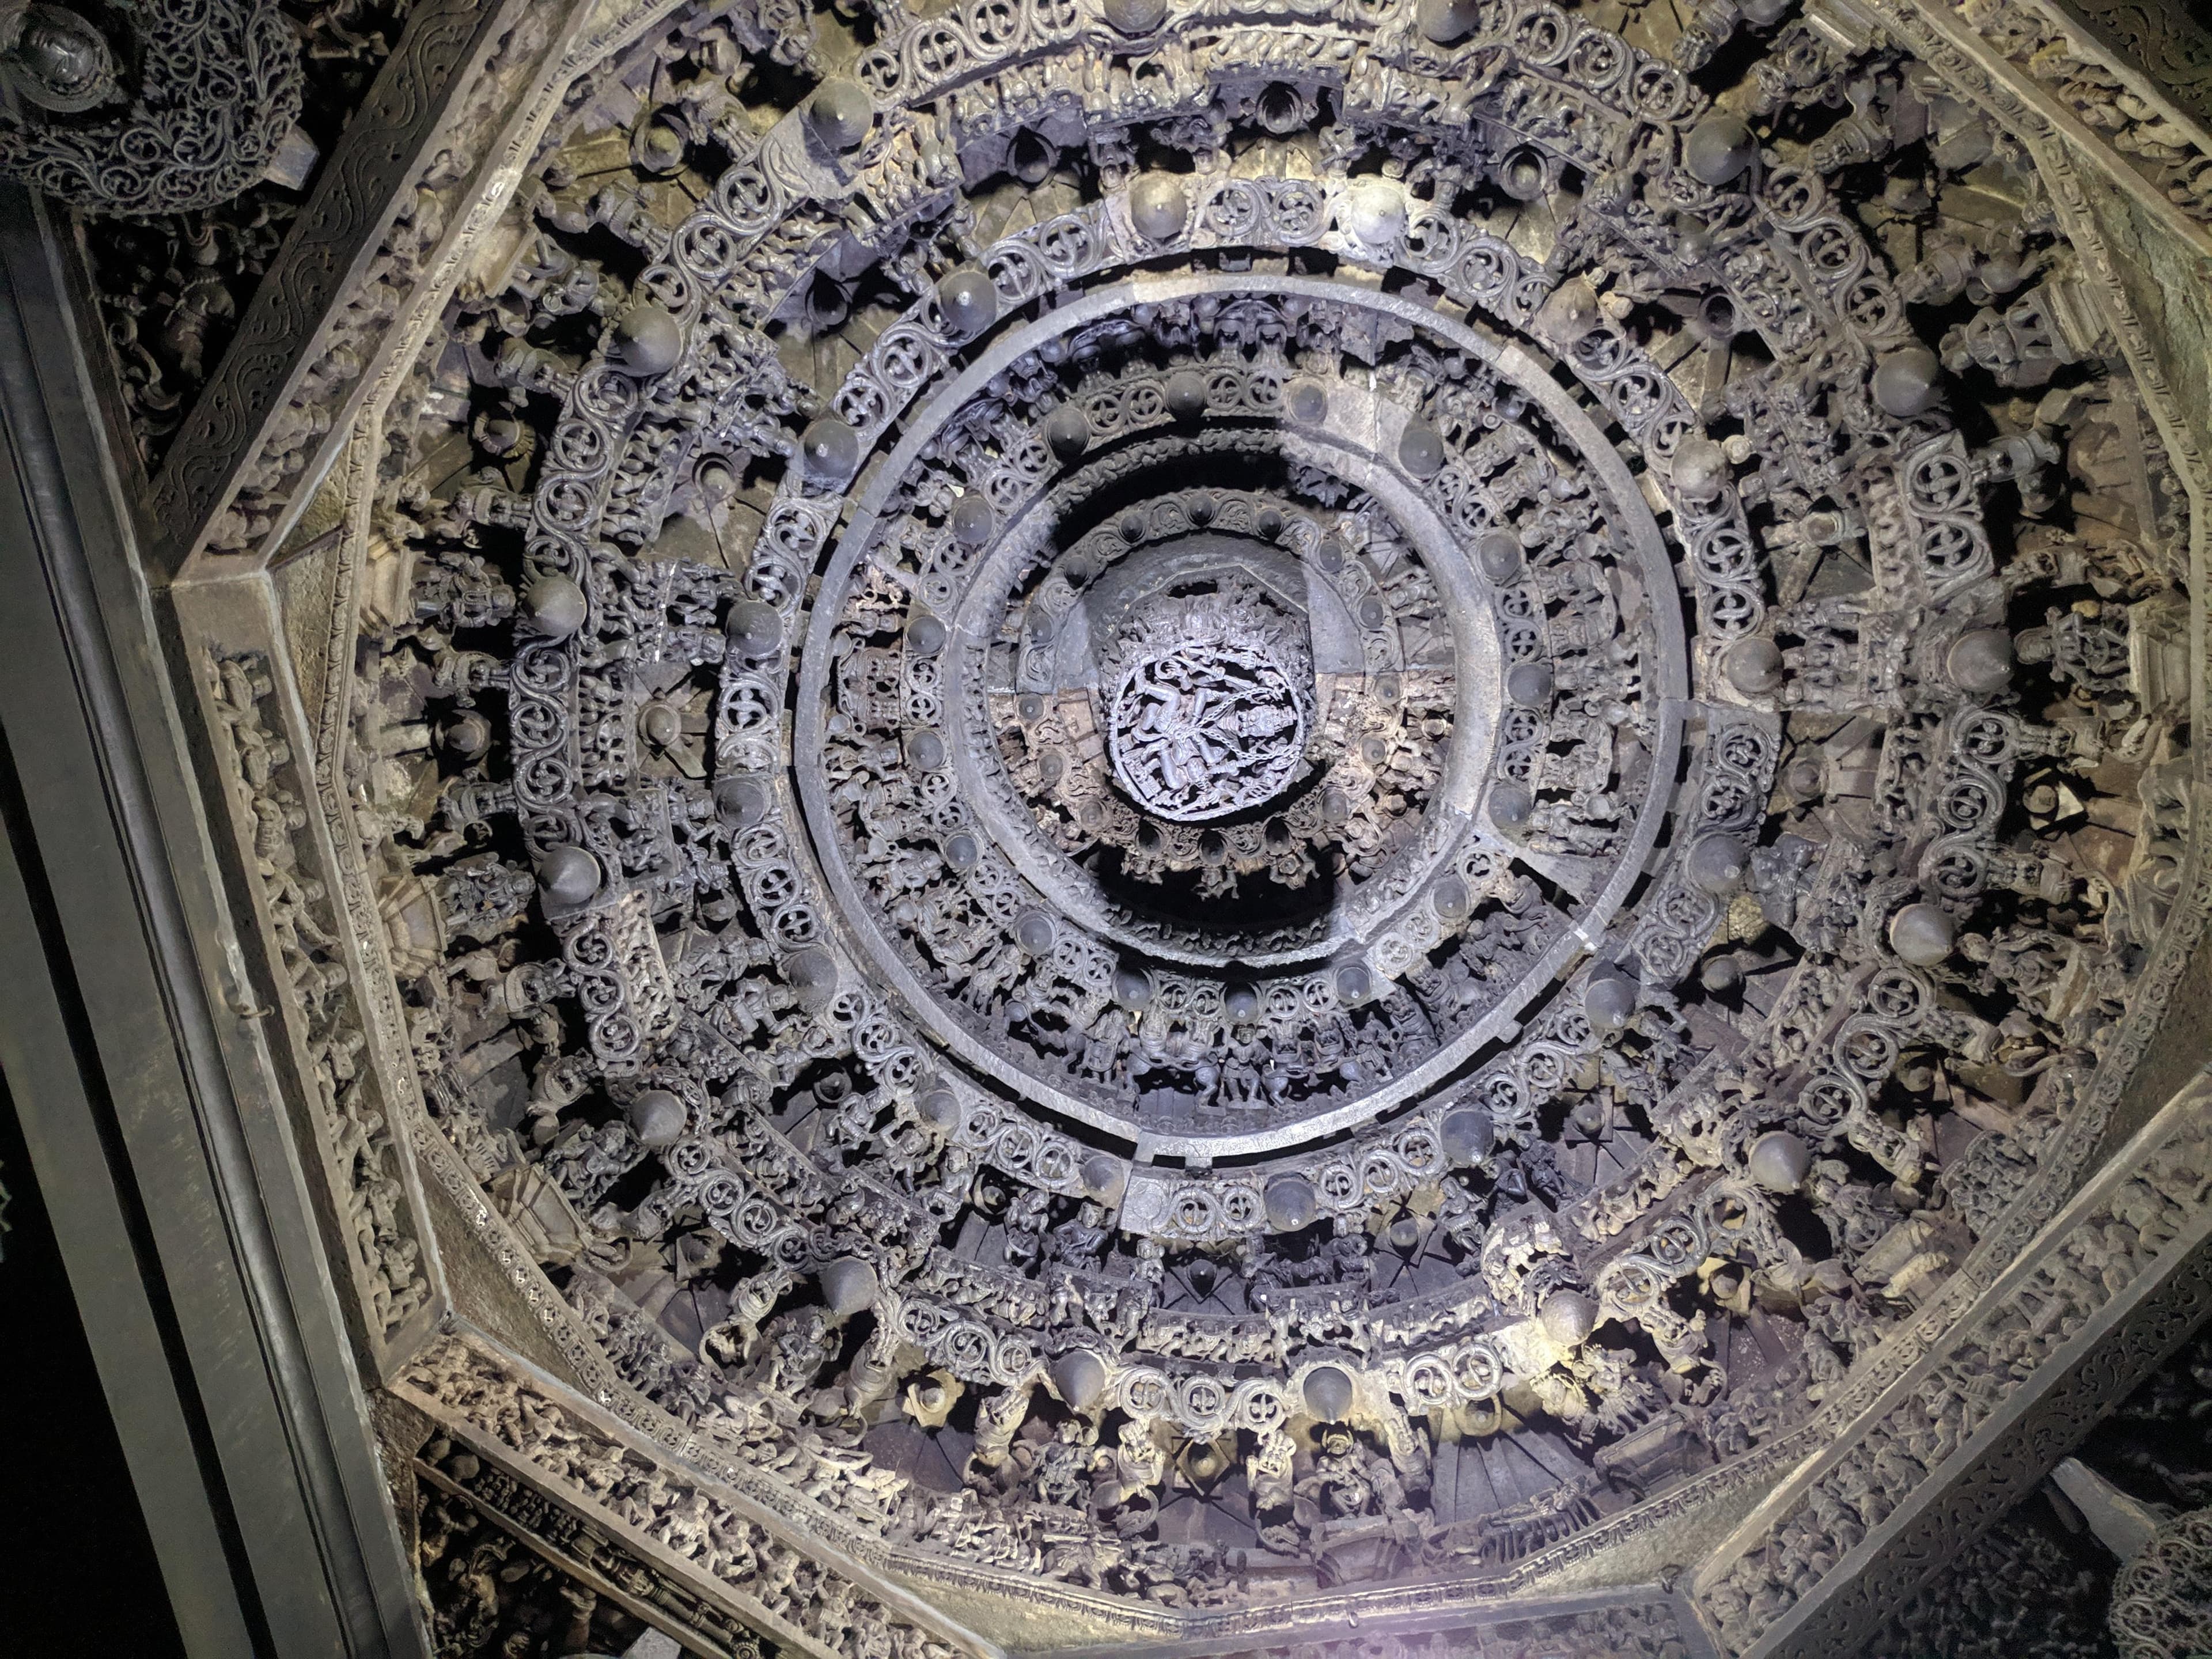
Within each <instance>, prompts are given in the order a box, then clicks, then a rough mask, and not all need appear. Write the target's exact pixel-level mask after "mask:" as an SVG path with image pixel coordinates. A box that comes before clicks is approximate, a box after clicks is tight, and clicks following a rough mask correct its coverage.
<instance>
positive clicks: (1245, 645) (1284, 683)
mask: <svg viewBox="0 0 2212 1659" xmlns="http://www.w3.org/2000/svg"><path fill="white" fill-rule="evenodd" d="M1240 632H1241V633H1243V635H1245V637H1242V638H1240V637H1239V634H1240ZM1273 644H1274V642H1273V641H1269V640H1267V638H1266V637H1265V636H1264V635H1262V634H1261V631H1260V630H1258V629H1243V630H1238V629H1234V628H1220V629H1216V628H1206V629H1203V631H1200V632H1199V633H1197V634H1196V635H1195V636H1194V637H1188V638H1182V639H1179V640H1175V641H1172V642H1171V643H1169V644H1168V645H1167V646H1166V647H1165V648H1164V649H1157V650H1152V651H1146V652H1143V653H1141V654H1137V655H1136V657H1135V660H1134V661H1133V662H1132V663H1131V664H1130V665H1129V666H1128V667H1127V669H1126V670H1125V671H1123V672H1122V674H1121V679H1120V682H1119V684H1116V685H1115V688H1114V692H1113V701H1112V703H1111V705H1110V706H1109V709H1108V711H1107V736H1108V741H1109V745H1110V747H1111V750H1112V753H1113V757H1114V776H1115V780H1116V781H1118V782H1119V783H1120V784H1121V787H1122V788H1123V789H1125V790H1127V792H1128V793H1129V796H1130V799H1133V800H1134V801H1135V802H1136V803H1137V804H1138V805H1140V806H1142V807H1143V808H1144V809H1145V810H1146V811H1148V812H1152V813H1155V814H1157V815H1158V816H1159V817H1164V818H1170V819H1172V820H1174V821H1176V822H1177V823H1205V822H1206V821H1208V820H1210V819H1213V818H1221V817H1230V816H1231V815H1232V814H1234V813H1237V812H1242V811H1248V810H1249V809H1250V808H1252V807H1255V806H1259V805H1264V804H1265V803H1267V802H1268V801H1271V800H1273V799H1275V797H1276V796H1278V795H1279V794H1281V793H1283V791H1284V790H1285V789H1286V788H1287V787H1290V785H1291V783H1293V782H1294V781H1296V780H1297V777H1298V775H1299V773H1300V772H1301V770H1302V769H1304V763H1305V744H1306V730H1307V725H1308V721H1309V717H1310V705H1311V701H1312V699H1311V693H1310V690H1308V689H1307V687H1306V686H1302V685H1301V684H1300V683H1299V682H1300V679H1301V678H1304V680H1305V681H1307V682H1308V683H1309V684H1310V681H1311V678H1312V675H1311V671H1310V670H1308V671H1306V672H1305V673H1304V675H1303V676H1301V675H1299V674H1298V673H1297V671H1296V669H1295V668H1293V667H1290V666H1286V665H1285V664H1284V663H1283V662H1282V661H1281V660H1280V659H1279V657H1278V655H1277V653H1276V650H1275V649H1273V648H1271V647H1273Z"/></svg>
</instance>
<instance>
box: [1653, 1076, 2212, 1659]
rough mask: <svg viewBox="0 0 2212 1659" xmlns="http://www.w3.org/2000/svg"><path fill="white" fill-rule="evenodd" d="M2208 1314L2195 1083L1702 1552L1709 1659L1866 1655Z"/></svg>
mask: <svg viewBox="0 0 2212 1659" xmlns="http://www.w3.org/2000/svg"><path fill="white" fill-rule="evenodd" d="M2208 1315H2212V1072H2208V1071H2199V1072H2197V1073H2195V1074H2193V1075H2192V1076H2191V1079H2190V1080H2189V1081H2188V1083H2187V1084H2186V1085H2184V1086H2183V1087H2182V1089H2181V1090H2180V1091H2179V1092H2178V1093H2176V1094H2175V1095H2174V1097H2172V1099H2171V1100H2169V1101H2168V1102H2167V1103H2166V1105H2165V1106H2164V1107H2163V1108H2162V1109H2160V1111H2159V1112H2158V1114H2157V1115H2156V1116H2154V1118H2153V1119H2152V1120H2151V1121H2150V1122H2149V1123H2148V1125H2147V1126H2145V1127H2144V1128H2143V1129H2142V1132H2141V1133H2138V1134H2137V1135H2136V1136H2135V1138H2134V1139H2132V1140H2131V1141H2130V1142H2129V1144H2128V1145H2127V1146H2126V1147H2125V1148H2124V1150H2123V1151H2122V1152H2121V1153H2120V1155H2119V1156H2118V1158H2114V1159H2113V1160H2112V1162H2111V1163H2110V1164H2107V1165H2106V1168H2105V1169H2104V1170H2102V1171H2101V1172H2100V1174H2099V1175H2098V1176H2096V1177H2095V1178H2094V1179H2093V1180H2092V1181H2091V1182H2089V1183H2088V1184H2087V1185H2086V1186H2085V1187H2084V1188H2082V1190H2081V1192H2079V1193H2078V1194H2075V1197H2074V1198H2073V1200H2071V1201H2070V1202H2069V1204H2068V1205H2067V1206H2066V1208H2065V1209H2064V1210H2063V1212H2061V1213H2060V1214H2059V1216H2058V1217H2057V1219H2056V1220H2054V1221H2053V1222H2052V1223H2051V1225H2049V1226H2048V1227H2046V1228H2045V1230H2044V1231H2043V1232H2042V1233H2041V1234H2040V1235H2039V1237H2037V1238H2036V1239H2035V1241H2034V1242H2033V1243H2032V1244H2031V1245H2030V1246H2029V1247H2028V1248H2027V1249H2025V1250H2023V1251H2022V1252H2021V1255H2020V1256H2019V1257H2018V1258H2017V1259H2016V1260H2015V1261H2014V1262H2013V1264H2012V1265H2011V1266H2010V1267H2008V1269H2007V1270H2006V1271H2005V1272H2004V1273H2002V1275H2001V1276H2000V1277H1999V1278H1998V1279H1996V1282H1995V1283H1994V1284H1992V1285H1990V1288H1989V1289H1988V1290H1987V1291H1985V1292H1984V1293H1983V1295H1982V1296H1981V1297H1979V1298H1978V1300H1977V1301H1976V1302H1975V1303H1974V1304H1973V1306H1972V1308H1971V1309H1970V1310H1968V1312H1967V1314H1966V1316H1965V1317H1964V1318H1963V1319H1961V1320H1960V1322H1958V1324H1957V1325H1956V1326H1954V1330H1953V1334H1952V1336H1951V1338H1950V1340H1948V1341H1947V1342H1946V1343H1945V1344H1944V1345H1943V1346H1942V1347H1940V1348H1938V1349H1937V1350H1936V1351H1935V1352H1931V1353H1929V1355H1927V1356H1926V1357H1924V1358H1923V1359H1922V1360H1921V1361H1920V1362H1919V1363H1918V1364H1915V1365H1914V1366H1913V1367H1912V1368H1911V1370H1908V1371H1906V1372H1905V1374H1904V1375H1903V1376H1901V1377H1899V1380H1898V1381H1897V1382H1896V1383H1894V1384H1893V1385H1892V1386H1891V1387H1890V1388H1889V1389H1887V1390H1886V1391H1885V1392H1884V1394H1883V1395H1882V1396H1881V1399H1880V1400H1879V1401H1877V1402H1876V1403H1875V1405H1874V1406H1873V1407H1871V1408H1870V1409H1869V1410H1868V1411H1867V1412H1866V1413H1863V1415H1862V1416H1861V1417H1860V1418H1859V1419H1857V1421H1856V1422H1855V1423H1853V1424H1852V1425H1850V1429H1849V1430H1848V1431H1846V1432H1845V1433H1844V1435H1842V1436H1841V1437H1838V1440H1837V1442H1836V1443H1835V1444H1834V1445H1832V1447H1831V1448H1830V1449H1828V1450H1826V1452H1824V1453H1823V1454H1822V1455H1820V1457H1819V1458H1817V1459H1815V1460H1814V1461H1813V1462H1810V1463H1808V1465H1806V1466H1805V1468H1802V1469H1801V1470H1800V1471H1799V1473H1798V1474H1796V1476H1795V1477H1793V1478H1792V1479H1791V1480H1790V1481H1789V1482H1788V1483H1787V1484H1786V1485H1784V1486H1783V1487H1782V1488H1781V1489H1780V1490H1779V1491H1778V1492H1776V1493H1775V1494H1774V1495H1773V1496H1772V1497H1771V1498H1769V1499H1768V1500H1767V1501H1766V1502H1765V1504H1762V1505H1761V1506H1760V1507H1759V1510H1757V1511H1755V1512H1754V1513H1753V1515H1752V1516H1751V1517H1750V1518H1749V1519H1748V1520H1747V1521H1746V1522H1744V1523H1743V1525H1742V1526H1741V1527H1740V1528H1738V1529H1737V1531H1736V1533H1735V1534H1734V1535H1733V1536H1732V1537H1731V1538H1730V1539H1729V1541H1728V1542H1727V1543H1726V1544H1724V1545H1723V1547H1722V1548H1721V1549H1720V1550H1719V1551H1717V1552H1716V1553H1715V1556H1714V1558H1713V1559H1712V1560H1711V1562H1710V1563H1709V1564H1708V1565H1706V1566H1705V1568H1704V1569H1703V1570H1702V1571H1700V1573H1699V1577H1698V1579H1697V1582H1696V1585H1695V1594H1696V1595H1697V1598H1698V1600H1699V1604H1700V1607H1701V1609H1702V1610H1703V1611H1704V1612H1705V1613H1706V1615H1707V1616H1708V1617H1709V1618H1710V1619H1711V1620H1712V1621H1713V1623H1714V1624H1715V1625H1716V1626H1717V1627H1718V1628H1719V1630H1720V1631H1721V1632H1722V1637H1723V1642H1722V1646H1723V1651H1725V1652H1728V1653H1731V1654H1736V1655H1741V1656H1747V1659H1780V1656H1785V1655H1786V1656H1788V1659H1826V1656H1835V1659H1847V1656H1852V1655H1857V1654H1859V1653H1862V1652H1863V1651H1865V1643H1866V1641H1867V1638H1869V1635H1870V1634H1871V1633H1872V1632H1874V1631H1875V1629H1876V1628H1877V1627H1878V1626H1880V1625H1881V1621H1882V1620H1883V1619H1884V1618H1886V1617H1887V1615H1888V1614H1889V1613H1891V1612H1892V1611H1893V1610H1894V1609H1895V1608H1897V1607H1900V1606H1902V1605H1903V1604H1904V1603H1905V1601H1907V1600H1908V1599H1909V1598H1910V1597H1911V1595H1912V1594H1913V1593H1914V1591H1916V1590H1917V1589H1919V1588H1920V1587H1921V1585H1923V1583H1926V1582H1927V1581H1928V1580H1929V1578H1931V1577H1934V1576H1935V1574H1936V1572H1937V1571H1940V1570H1941V1569H1942V1566H1943V1565H1945V1563H1947V1562H1948V1560H1949V1559H1951V1558H1952V1557H1953V1556H1954V1554H1956V1553H1958V1552H1959V1551H1960V1549H1962V1548H1964V1547H1966V1545H1968V1544H1970V1543H1972V1541H1974V1540H1975V1539H1976V1538H1977V1537H1978V1536H1979V1535H1980V1534H1982V1533H1983V1532H1984V1530H1986V1529H1987V1528H1989V1527H1990V1525H1991V1524H1992V1523H1993V1522H1996V1520H1997V1519H1998V1518H1999V1517H2000V1516H2002V1515H2003V1514H2004V1513H2005V1512H2006V1511H2007V1510H2009V1509H2010V1508H2011V1507H2012V1506H2013V1504H2015V1503H2017V1502H2018V1501H2019V1500H2020V1499H2021V1498H2023V1497H2025V1496H2027V1494H2028V1493H2030V1492H2033V1490H2034V1489H2035V1487H2036V1486H2038V1485H2039V1483H2040V1482H2041V1481H2042V1480H2044V1479H2045V1476H2046V1475H2047V1474H2049V1473H2050V1472H2051V1468H2052V1466H2053V1465H2054V1464H2056V1463H2057V1462H2058V1461H2059V1460H2060V1459H2061V1458H2063V1457H2064V1456H2065V1455H2067V1453H2068V1452H2069V1451H2070V1450H2071V1449H2073V1447H2074V1446H2075V1445H2076V1444H2077V1443H2079V1442H2080V1441H2081V1439H2082V1437H2084V1436H2086V1435H2087V1433H2088V1432H2089V1431H2090V1430H2091V1429H2092V1428H2093V1426H2095V1425H2096V1424H2097V1422H2098V1421H2099V1419H2101V1418H2103V1417H2104V1416H2105V1415H2106V1413H2108V1412H2110V1411H2111V1410H2112V1407H2114V1406H2115V1405H2117V1404H2118V1402H2119V1401H2122V1400H2124V1399H2125V1398H2126V1397H2127V1395H2128V1394H2129V1393H2130V1391H2131V1390H2132V1389H2134V1388H2135V1387H2136V1384H2137V1383H2140V1382H2142V1380H2143V1378H2145V1377H2146V1376H2149V1375H2150V1373H2151V1372H2152V1371H2154V1370H2156V1369H2157V1368H2158V1366H2159V1365H2160V1364H2162V1363H2163V1362H2164V1361H2165V1360H2166V1358H2167V1357H2168V1356H2170V1355H2171V1354H2172V1352H2174V1351H2175V1350H2176V1349H2177V1348H2179V1346H2181V1344H2182V1343H2183V1342H2184V1341H2185V1340H2187V1339H2188V1337H2189V1335H2190V1334H2191V1332H2193V1331H2194V1330H2195V1329H2196V1328H2197V1327H2198V1326H2199V1325H2200V1324H2202V1323H2203V1322H2204V1320H2205V1318H2206V1316H2208ZM1931 1465H1932V1466H1931ZM1870 1490H1871V1491H1872V1492H1874V1493H1875V1494H1876V1496H1875V1497H1874V1498H1869V1496H1868V1494H1869V1491H1870ZM1892 1503H1893V1504H1894V1507H1893V1508H1892V1507H1887V1505H1888V1504H1892ZM1875 1506H1881V1519H1880V1520H1879V1522H1878V1523H1876V1524H1870V1525H1869V1526H1867V1527H1866V1528H1865V1535H1864V1537H1863V1540H1862V1541H1860V1542H1858V1543H1857V1545H1856V1546H1855V1547H1852V1548H1850V1549H1849V1550H1848V1551H1847V1552H1845V1553H1843V1554H1842V1557H1841V1559H1838V1560H1837V1561H1836V1562H1835V1564H1834V1565H1832V1567H1830V1568H1828V1569H1827V1570H1826V1571H1825V1572H1819V1571H1818V1569H1817V1567H1816V1566H1815V1565H1814V1564H1813V1563H1811V1562H1810V1561H1809V1560H1808V1561H1801V1560H1799V1559H1796V1557H1795V1555H1793V1553H1792V1547H1791V1540H1792V1538H1793V1536H1797V1537H1806V1538H1809V1539H1811V1540H1813V1541H1816V1542H1817V1543H1818V1545H1819V1547H1820V1548H1821V1549H1824V1550H1832V1549H1833V1548H1834V1547H1835V1541H1834V1536H1833V1534H1834V1531H1835V1527H1836V1522H1837V1520H1838V1517H1839V1516H1846V1515H1847V1514H1857V1515H1858V1516H1861V1517H1862V1518H1863V1519H1866V1520H1869V1521H1872V1520H1873V1519H1874V1516H1873V1515H1872V1514H1869V1509H1870V1507H1875ZM1740 1564H1741V1565H1740ZM1816 1573H1817V1577H1815V1576H1814V1575H1815V1574H1816ZM1769 1575H1771V1577H1770V1576H1769ZM1808 1582H1809V1583H1810V1588H1809V1589H1807V1588H1806V1586H1807V1585H1808ZM1793 1596H1794V1600H1793V1599H1792V1598H1793ZM1746 1601H1748V1603H1749V1610H1748V1612H1747V1611H1746V1609H1745V1606H1744V1604H1745V1602H1746Z"/></svg>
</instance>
